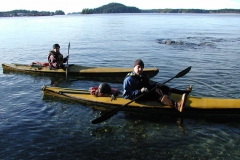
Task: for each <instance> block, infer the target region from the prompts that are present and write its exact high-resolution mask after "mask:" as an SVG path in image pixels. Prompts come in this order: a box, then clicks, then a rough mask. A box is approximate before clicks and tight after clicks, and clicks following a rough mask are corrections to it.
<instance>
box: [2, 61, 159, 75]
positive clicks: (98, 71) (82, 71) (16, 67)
mask: <svg viewBox="0 0 240 160" xmlns="http://www.w3.org/2000/svg"><path fill="white" fill-rule="evenodd" d="M2 68H3V70H4V71H14V72H25V73H39V74H64V75H65V73H66V71H65V69H53V70H50V69H49V67H48V66H41V67H38V66H30V65H26V64H17V63H16V64H15V63H12V64H5V63H3V64H2ZM132 70H133V68H107V67H85V66H80V65H75V64H71V65H69V67H68V74H69V75H75V76H88V77H122V78H124V77H125V76H126V75H127V73H129V72H132ZM158 72H159V70H158V69H157V68H145V69H144V73H146V74H148V76H149V77H150V78H152V77H154V76H156V75H157V74H158Z"/></svg>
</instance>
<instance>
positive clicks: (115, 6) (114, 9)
mask: <svg viewBox="0 0 240 160" xmlns="http://www.w3.org/2000/svg"><path fill="white" fill-rule="evenodd" d="M98 13H141V10H140V9H138V8H136V7H127V6H125V5H123V4H120V3H109V4H107V5H103V6H101V7H98V8H94V9H83V10H82V14H98Z"/></svg>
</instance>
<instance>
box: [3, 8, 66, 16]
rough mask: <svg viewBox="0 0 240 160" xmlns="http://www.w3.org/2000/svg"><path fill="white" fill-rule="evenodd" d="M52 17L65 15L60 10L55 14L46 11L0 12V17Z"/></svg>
mask: <svg viewBox="0 0 240 160" xmlns="http://www.w3.org/2000/svg"><path fill="white" fill-rule="evenodd" d="M53 15H65V13H64V12H63V11H62V10H56V11H55V12H48V11H40V12H39V11H34V10H33V11H29V10H22V9H20V10H12V11H7V12H0V17H22V16H53Z"/></svg>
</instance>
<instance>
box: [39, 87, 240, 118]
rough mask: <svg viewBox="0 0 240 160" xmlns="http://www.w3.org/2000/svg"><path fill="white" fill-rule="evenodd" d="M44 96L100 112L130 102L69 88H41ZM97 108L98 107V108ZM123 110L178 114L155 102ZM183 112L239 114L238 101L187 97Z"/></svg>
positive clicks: (143, 103)
mask: <svg viewBox="0 0 240 160" xmlns="http://www.w3.org/2000/svg"><path fill="white" fill-rule="evenodd" d="M42 92H43V95H44V96H50V97H57V98H59V97H61V98H63V99H69V100H74V101H79V102H82V103H85V104H94V105H97V106H104V108H101V110H111V109H114V108H116V107H119V106H123V105H125V104H127V103H128V102H130V100H128V99H124V98H123V96H122V95H118V96H117V97H116V99H113V100H112V99H111V97H96V96H94V95H91V94H90V92H89V91H88V90H77V89H71V88H61V87H47V86H43V87H42ZM171 98H172V99H174V100H176V101H178V100H180V99H181V95H176V94H172V95H171ZM98 108H99V107H98ZM124 109H125V110H132V109H133V110H139V109H140V110H142V109H144V110H159V111H170V112H178V111H177V110H176V109H173V108H172V107H170V106H165V105H162V104H161V103H159V102H157V101H134V102H132V103H130V104H129V105H127V106H126V107H124ZM183 112H184V113H185V112H197V113H227V112H228V113H234V114H235V113H237V114H238V113H240V99H231V98H212V97H195V96H188V97H187V102H186V104H185V107H184V110H183Z"/></svg>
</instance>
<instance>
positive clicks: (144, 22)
mask: <svg viewBox="0 0 240 160" xmlns="http://www.w3.org/2000/svg"><path fill="white" fill-rule="evenodd" d="M0 24H1V25H0V35H1V36H0V52H1V54H0V55H1V62H2V63H25V64H30V63H31V62H33V61H46V59H47V54H48V51H49V50H51V48H52V45H53V44H54V43H59V44H60V45H61V52H62V53H63V54H64V55H66V54H67V51H68V43H69V42H70V44H71V47H70V59H69V63H71V64H80V65H84V66H96V67H132V66H133V62H134V60H135V59H138V58H141V59H143V61H144V62H145V66H146V67H157V68H159V70H160V72H159V74H158V75H157V76H156V77H154V78H152V80H155V81H158V82H164V81H166V80H168V79H169V78H171V77H173V76H175V75H176V74H177V73H178V72H180V71H181V70H183V69H185V68H186V67H188V66H192V69H191V71H190V72H189V73H188V74H187V75H185V76H184V77H182V78H179V79H174V80H172V81H171V82H169V83H168V85H169V86H172V87H177V88H181V89H185V88H187V87H188V86H189V85H192V86H193V91H192V93H191V95H194V96H209V97H228V98H239V97H240V83H239V77H240V65H239V64H240V63H239V61H240V55H239V54H240V52H239V49H240V48H239V46H240V36H239V33H240V15H238V14H236V15H235V14H99V15H74V16H52V17H12V18H0ZM169 42H172V43H170V44H169ZM166 43H167V44H166ZM0 82H1V85H0V93H1V101H0V136H1V143H0V149H1V150H0V159H144V160H146V159H149V160H152V159H237V158H238V157H239V156H240V152H239V151H240V149H239V148H240V145H239V143H240V138H239V137H240V136H239V135H240V129H239V127H240V121H239V116H238V115H236V116H235V117H231V118H229V117H225V116H224V115H223V116H214V115H213V116H209V117H205V116H193V117H187V118H184V121H183V125H182V126H179V125H178V124H177V123H176V122H177V119H176V117H171V116H166V115H161V114H157V115H154V116H153V115H142V114H141V115H130V116H125V114H124V113H123V112H119V113H118V114H117V115H115V116H114V117H112V118H111V119H109V120H107V121H105V122H103V123H101V124H96V125H93V124H91V120H93V119H95V118H97V117H98V116H99V111H93V110H92V109H90V108H88V107H91V106H88V105H83V104H79V103H74V102H69V101H59V100H56V99H52V98H44V97H43V95H42V92H41V90H40V88H41V86H42V85H47V86H50V85H52V84H55V85H56V86H60V87H70V88H81V89H88V88H89V87H92V86H97V85H99V84H100V83H101V81H99V80H89V79H81V80H71V79H69V80H68V81H65V78H64V77H63V78H57V80H56V78H55V79H53V78H51V77H46V76H34V75H27V74H16V73H3V70H2V68H0ZM109 84H110V85H111V86H112V87H116V88H119V89H121V87H122V84H121V83H113V82H110V83H109Z"/></svg>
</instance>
